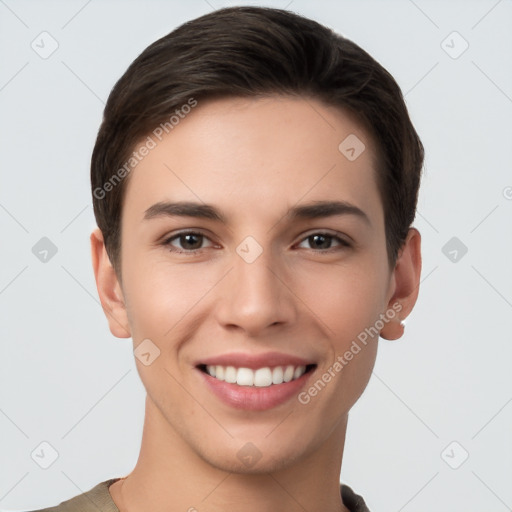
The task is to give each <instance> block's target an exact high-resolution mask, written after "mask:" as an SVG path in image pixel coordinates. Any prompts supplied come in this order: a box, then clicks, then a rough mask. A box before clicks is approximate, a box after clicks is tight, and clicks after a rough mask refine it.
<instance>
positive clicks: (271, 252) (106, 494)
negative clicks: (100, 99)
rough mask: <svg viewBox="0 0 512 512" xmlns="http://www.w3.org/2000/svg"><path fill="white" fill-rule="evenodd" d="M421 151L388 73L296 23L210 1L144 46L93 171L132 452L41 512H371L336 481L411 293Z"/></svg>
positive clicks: (121, 84)
mask: <svg viewBox="0 0 512 512" xmlns="http://www.w3.org/2000/svg"><path fill="white" fill-rule="evenodd" d="M423 157H424V149H423V146H422V143H421V141H420V139H419V137H418V134H417V133H416V131H415V129H414V127H413V125H412V123H411V120H410V117H409V115H408V112H407V108H406V106H405V102H404V100H403V96H402V93H401V91H400V88H399V86H398V85H397V83H396V81H395V80H394V79H393V77H392V76H391V75H390V74H389V73H388V72H387V71H386V70H385V69H384V68H383V67H382V66H381V65H380V64H379V63H377V62H376V61H375V60H374V59H373V58H372V57H371V56H370V55H369V54H368V53H366V52H365V51H364V50H363V49H361V48H360V47H359V46H357V45H356V44H355V43H354V42H352V41H350V40H348V39H347V38H345V37H343V36H341V35H339V34H337V33H335V32H334V31H332V30H331V29H329V28H327V27H325V26H323V25H321V24H319V23H317V22H315V21H313V20H311V19H308V18H306V17H303V16H300V15H298V14H295V13H293V12H291V11H286V10H281V9H274V8H266V7H230V8H223V9H218V10H216V11H214V12H212V13H210V14H207V15H204V16H201V17H199V18H196V19H194V20H191V21H188V22H186V23H184V24H183V25H181V26H179V27H178V28H176V29H175V30H174V31H173V32H171V33H170V34H168V35H166V36H165V37H162V38H161V39H159V40H158V41H156V42H154V43H153V44H151V45H150V46H149V47H148V48H147V49H146V50H144V51H143V52H142V54H141V55H140V56H138V57H137V58H136V59H135V60H134V62H133V63H132V64H131V65H130V66H129V68H128V69H127V71H126V72H125V73H124V75H123V76H122V77H121V78H120V80H119V81H118V82H117V83H116V85H115V86H114V88H113V90H112V91H111V94H110V96H109V98H108V101H107V104H106V107H105V111H104V118H103V121H102V124H101V127H100V130H99V133H98V136H97V140H96V145H95V147H94V150H93V155H92V161H91V184H92V197H93V206H94V213H95V217H96V221H97V225H98V227H97V228H96V229H95V230H94V231H93V232H92V234H91V247H92V261H93V268H94V275H95V280H96V284H97V289H98V293H99V297H100V299H101V304H102V307H103V310H104V312H105V315H106V318H107V319H108V324H109V328H110V331H111V332H112V334H113V335H114V336H116V337H119V338H132V340H133V350H134V356H135V362H136V365H137V370H138V373H139V375H140V378H141V380H142V383H143V384H144V387H145V389H146V392H147V394H146V403H145V418H144V429H143V436H142V444H141V449H140V454H139V457H138V460H137V463H136V465H135V467H134V469H133V470H132V471H131V472H130V473H129V474H128V475H125V476H122V477H121V476H118V477H116V478H111V479H109V480H107V481H104V482H100V483H99V484H98V485H96V486H95V487H94V488H92V489H90V490H89V491H88V492H85V493H83V494H82V495H80V496H76V497H74V498H72V499H70V500H67V501H65V502H62V503H61V504H60V505H58V506H56V507H52V508H48V509H44V510H46V511H49V510H51V511H58V512H65V511H75V510H76V511H89V510H90V511H93V510H94V511H97V510H101V511H102V512H111V511H120V512H127V511H130V512H141V511H144V510H153V511H155V512H157V511H163V510H165V511H166V512H173V511H189V512H193V511H209V512H217V511H221V510H222V511H224V510H237V511H241V512H249V511H262V510H286V511H299V510H300V511H303V510H307V511H310V512H314V511H320V510H322V511H344V512H347V511H351V512H364V511H368V510H369V507H368V505H367V504H366V503H365V500H364V499H363V498H362V497H361V496H360V495H359V494H357V493H356V492H355V491H354V490H352V488H351V487H350V486H348V485H346V484H341V485H340V474H341V464H342V458H343V452H344V445H345V436H346V429H347V422H348V416H349V411H350V409H351V407H352V406H353V405H354V403H355V402H356V401H357V400H358V398H359V397H360V396H361V394H362V393H363V391H364V389H365V388H366V386H367V384H368V381H369V379H370V377H371V374H372V369H373V366H374V362H375V358H376V354H377V346H378V341H379V337H380V338H383V339H386V340H394V339H398V338H400V337H401V336H402V335H403V333H404V324H403V320H404V319H405V318H406V317H407V316H408V315H409V313H410V312H411V310H412V308H413V307H414V304H415V302H416V299H417V296H418V290H419V279H420V272H421V251H420V233H419V232H418V230H417V229H415V228H414V227H412V223H413V220H414V217H415V210H416V204H417V196H418V188H419V184H420V177H421V171H422V166H423ZM361 463H368V461H366V462H364V461H361ZM376 506H378V504H376Z"/></svg>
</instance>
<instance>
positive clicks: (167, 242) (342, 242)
mask: <svg viewBox="0 0 512 512" xmlns="http://www.w3.org/2000/svg"><path fill="white" fill-rule="evenodd" d="M186 235H195V236H200V237H203V238H206V239H207V240H209V241H210V242H211V240H210V239H209V238H208V237H207V236H206V235H204V234H203V233H201V232H198V231H182V232H180V233H177V234H174V235H172V236H171V237H168V238H166V239H165V240H164V241H163V242H162V245H164V246H166V247H167V248H168V249H169V251H170V252H173V253H177V254H186V255H189V256H194V255H197V254H201V253H202V251H204V250H205V249H207V247H204V248H201V249H190V250H179V249H176V248H175V247H173V246H172V245H171V242H172V241H174V240H177V239H179V238H181V237H183V236H186ZM315 235H320V236H323V237H326V238H331V239H333V240H336V241H337V242H339V244H340V245H339V246H336V247H330V248H329V249H319V250H316V249H309V250H310V251H313V252H315V253H319V254H331V253H332V252H334V251H336V250H339V249H343V248H345V249H346V248H349V247H351V244H349V243H348V242H347V241H346V240H345V239H343V238H341V237H339V236H337V235H334V234H332V233H328V232H324V231H315V232H314V233H311V234H310V235H308V236H306V237H304V238H303V239H302V240H301V241H300V242H299V244H300V243H303V242H304V241H306V240H307V239H308V238H311V237H313V236H315Z"/></svg>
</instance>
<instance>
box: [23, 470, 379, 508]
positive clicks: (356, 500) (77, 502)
mask: <svg viewBox="0 0 512 512" xmlns="http://www.w3.org/2000/svg"><path fill="white" fill-rule="evenodd" d="M118 480H119V478H111V479H110V480H105V481H104V482H101V483H99V484H98V485H96V486H95V487H93V488H92V489H91V490H90V491H87V492H85V493H83V494H80V495H79V496H75V497H74V498H71V499H69V500H67V501H63V502H62V503H61V504H60V505H56V506H55V507H49V508H44V509H40V510H33V511H31V512H119V509H118V508H117V507H116V504H115V503H114V501H113V500H112V497H111V496H110V492H109V490H108V488H109V487H110V486H111V485H112V484H113V483H114V482H117V481H118ZM340 489H341V496H342V498H343V503H344V504H345V506H346V507H347V508H348V509H349V510H350V512H370V511H369V510H368V507H367V506H366V504H365V502H364V500H363V498H361V496H359V495H358V494H356V493H355V492H354V491H353V490H352V489H351V488H350V487H349V486H348V485H345V484H342V485H341V486H340Z"/></svg>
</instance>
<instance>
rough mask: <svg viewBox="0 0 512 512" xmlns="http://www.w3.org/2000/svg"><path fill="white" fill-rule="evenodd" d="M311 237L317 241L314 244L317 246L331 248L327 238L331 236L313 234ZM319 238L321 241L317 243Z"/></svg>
mask: <svg viewBox="0 0 512 512" xmlns="http://www.w3.org/2000/svg"><path fill="white" fill-rule="evenodd" d="M311 238H312V239H313V240H314V241H315V242H314V244H315V245H316V246H317V247H320V248H321V249H329V243H328V242H327V240H329V238H330V237H329V236H324V235H313V236H311ZM318 240H320V243H317V241H318ZM322 246H323V247H322Z"/></svg>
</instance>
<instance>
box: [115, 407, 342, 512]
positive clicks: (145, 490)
mask: <svg viewBox="0 0 512 512" xmlns="http://www.w3.org/2000/svg"><path fill="white" fill-rule="evenodd" d="M347 419H348V418H347V417H346V416H345V417H344V418H341V420H340V422H339V423H338V424H337V426H336V427H335V429H334V430H333V432H332V433H331V435H330V436H329V438H328V439H327V440H326V442H325V443H324V444H323V445H321V446H320V447H318V448H317V449H315V450H314V451H313V452H312V453H309V454H307V455H303V456H302V457H301V458H300V459H297V460H295V461H293V462H291V463H288V464H286V465H285V466H284V467H281V468H280V469H276V470H275V471H271V472H266V473H243V474H242V473H232V472H227V471H224V470H222V469H219V468H216V467H214V466H212V465H211V464H210V463H208V462H207V461H205V460H204V459H203V458H201V457H200V456H199V455H198V454H197V453H196V452H195V451H194V450H193V449H192V447H191V446H190V445H189V444H187V443H186V441H185V440H184V439H183V438H181V437H180V436H179V435H178V434H177V433H176V432H175V431H174V430H173V429H172V428H170V426H169V424H168V423H167V422H166V420H165V418H164V416H163V415H162V414H161V413H160V411H159V409H158V408H157V407H156V406H155V404H154V403H153V402H152V401H151V399H150V398H149V397H146V411H145V419H144V430H143V435H142V444H141V450H140V454H139V458H138V460H137V464H136V465H135V468H134V469H133V471H132V472H131V473H130V474H129V475H128V476H127V477H125V478H123V479H121V480H119V481H117V482H116V483H115V484H113V485H111V486H110V489H109V490H110V494H111V496H112V499H113V500H114V503H115V504H116V506H117V508H118V509H119V510H120V512H139V511H143V510H148V509H151V510H153V511H154V512H160V511H162V512H163V511H164V510H165V511H166V512H175V511H180V512H182V511H190V512H197V511H198V510H208V511H209V512H221V511H224V510H226V509H230V510H237V511H239V512H271V511H275V510H279V509H281V510H286V511H289V512H295V511H297V512H299V511H300V512H303V511H304V510H308V511H310V512H316V511H318V512H320V511H322V512H326V511H329V512H330V511H332V512H349V511H348V509H347V508H346V507H345V506H344V505H343V503H342V500H341V496H340V484H339V475H340V470H341V461H342V457H343V446H344V442H345V433H346V426H347Z"/></svg>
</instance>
